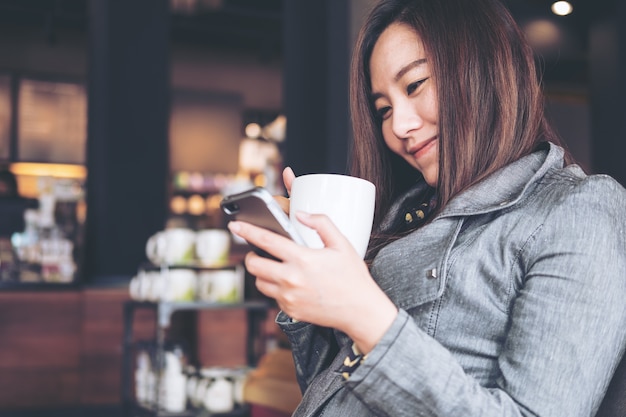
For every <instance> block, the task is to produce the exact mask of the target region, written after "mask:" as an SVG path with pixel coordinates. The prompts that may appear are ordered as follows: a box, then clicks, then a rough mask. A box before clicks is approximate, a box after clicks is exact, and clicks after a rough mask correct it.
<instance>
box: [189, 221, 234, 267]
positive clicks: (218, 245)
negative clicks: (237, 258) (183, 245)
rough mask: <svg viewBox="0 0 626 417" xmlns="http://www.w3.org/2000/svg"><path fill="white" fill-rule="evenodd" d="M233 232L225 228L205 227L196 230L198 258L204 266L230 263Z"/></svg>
mask: <svg viewBox="0 0 626 417" xmlns="http://www.w3.org/2000/svg"><path fill="white" fill-rule="evenodd" d="M230 236H231V234H230V232H228V231H227V230H225V229H204V230H199V231H197V232H196V258H197V259H198V261H199V262H200V264H202V265H204V266H221V265H227V264H228V256H229V254H230V244H231V237H230Z"/></svg>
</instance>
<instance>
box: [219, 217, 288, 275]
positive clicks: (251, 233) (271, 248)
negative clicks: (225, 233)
mask: <svg viewBox="0 0 626 417" xmlns="http://www.w3.org/2000/svg"><path fill="white" fill-rule="evenodd" d="M228 229H229V230H230V231H231V232H232V233H234V234H235V235H237V236H239V237H241V238H242V239H244V240H245V241H246V242H248V243H249V244H251V245H253V246H256V247H257V248H259V249H261V250H263V251H265V252H267V253H269V254H270V255H272V256H274V257H276V258H278V259H282V260H284V259H287V257H293V256H295V255H296V254H297V250H298V247H299V246H298V244H296V243H295V242H293V241H292V240H291V239H289V238H286V237H284V236H281V235H279V234H278V233H274V232H272V231H270V230H267V229H264V228H262V227H258V226H254V225H252V224H250V223H246V222H242V221H231V222H229V223H228ZM271 262H274V263H275V264H280V263H279V262H275V261H271ZM263 268H265V266H263Z"/></svg>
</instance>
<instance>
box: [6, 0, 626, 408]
mask: <svg viewBox="0 0 626 417" xmlns="http://www.w3.org/2000/svg"><path fill="white" fill-rule="evenodd" d="M374 2H375V0H0V416H13V415H15V416H24V415H28V416H31V415H32V416H34V415H37V416H56V415H63V416H72V415H80V416H82V415H99V414H98V413H102V415H125V414H124V412H125V411H124V410H123V409H124V407H123V406H124V404H123V402H124V400H125V398H126V394H127V393H128V391H132V390H133V387H132V385H134V384H138V382H137V381H138V380H134V382H132V383H130V386H129V385H128V384H127V382H126V381H127V379H128V378H127V377H128V375H124V373H125V372H127V371H128V369H127V368H126V367H125V365H127V364H128V362H127V361H126V359H125V358H126V357H127V354H128V352H127V347H128V346H129V343H130V342H133V343H134V342H135V341H138V340H140V339H141V340H143V339H147V340H153V339H154V334H155V332H157V333H158V330H159V327H158V326H159V325H158V323H160V322H159V321H158V320H157V319H160V318H161V316H159V317H156V316H155V314H157V313H155V311H160V310H158V305H159V301H160V300H161V299H160V298H158V297H157V298H156V299H152V300H151V301H146V299H147V298H146V299H139V300H138V298H137V297H135V296H133V294H132V293H131V292H129V286H130V284H131V282H132V281H133V279H135V278H136V277H137V276H139V275H142V274H143V273H144V272H146V271H149V270H150V265H151V263H152V266H154V267H156V268H157V270H158V266H159V265H154V264H155V262H153V261H154V260H153V259H152V260H151V259H148V256H147V253H146V244H147V242H148V240H149V239H150V238H151V237H153V236H155V235H157V234H158V233H159V232H161V231H163V230H165V229H190V230H191V231H193V232H194V233H196V232H197V233H199V232H201V231H204V230H213V229H221V230H223V229H225V219H224V218H223V216H222V215H221V213H220V210H219V202H220V200H221V198H222V196H223V195H225V194H227V193H230V192H234V191H238V190H242V189H245V188H248V187H251V186H253V185H263V186H266V187H268V188H269V189H270V190H271V191H272V192H273V193H275V194H281V193H284V189H283V186H282V182H281V174H280V173H281V170H282V168H283V167H285V166H287V165H288V166H291V167H293V169H294V171H295V172H296V174H297V175H300V174H304V173H311V172H335V173H345V172H346V169H347V168H346V164H347V154H348V149H349V146H350V145H349V143H350V121H349V120H350V119H349V111H348V107H349V104H348V68H349V63H350V53H351V49H352V45H353V43H354V40H355V38H356V34H357V31H358V28H359V26H360V23H361V21H362V19H363V17H364V15H365V13H366V12H367V11H368V10H369V8H370V7H371V5H372V4H374ZM505 3H506V4H507V5H508V6H509V7H510V9H511V10H512V12H513V14H514V16H515V17H516V19H517V20H518V22H519V23H520V25H521V26H522V28H523V29H524V31H525V32H526V34H527V36H528V39H529V40H530V42H531V44H532V46H533V48H534V50H535V52H536V57H537V61H538V63H539V67H540V70H541V76H542V79H543V84H544V87H545V92H546V103H547V109H548V112H549V116H550V118H551V120H552V121H553V122H554V124H555V126H556V128H557V130H558V131H559V133H560V134H561V135H562V136H563V137H564V139H565V140H566V142H567V144H568V146H569V147H570V149H571V150H572V152H573V153H574V155H575V156H576V158H577V159H578V160H579V162H580V164H581V165H582V166H583V168H584V169H586V170H587V171H589V172H596V173H607V174H610V175H613V176H614V177H615V178H616V179H617V180H618V181H620V182H621V183H622V184H626V164H624V163H623V158H624V155H626V117H625V116H626V77H624V76H623V74H625V73H626V2H624V1H621V0H595V1H593V2H592V1H588V0H570V1H569V4H570V6H571V10H570V9H568V7H567V4H564V3H565V2H558V3H559V4H557V5H555V4H554V3H555V2H554V1H552V0H505ZM247 250H248V247H247V246H246V245H245V243H243V242H238V241H236V240H233V241H232V244H231V245H230V248H229V252H228V254H227V258H228V259H227V261H226V264H224V265H226V266H224V268H226V267H228V268H230V267H233V268H236V267H238V266H241V260H242V257H243V255H244V254H245V252H246V251H247ZM156 263H158V262H156ZM147 265H148V266H147ZM196 266H197V265H196V264H193V265H191V264H189V265H187V267H189V268H192V267H193V268H195V267H196ZM200 269H202V266H201V267H200ZM200 269H199V270H200ZM218 269H219V268H218ZM237 271H240V269H237ZM242 285H243V287H242V289H241V291H242V293H241V294H239V296H238V297H237V300H236V301H237V302H239V303H241V302H246V301H254V300H262V301H263V302H264V303H267V306H268V311H267V312H266V313H267V314H266V315H264V316H263V319H264V320H265V322H263V323H262V324H261V325H260V326H261V331H257V332H250V331H249V326H248V325H249V324H250V323H251V321H252V318H251V317H252V316H251V315H250V314H248V313H249V311H246V308H240V309H237V308H232V309H228V310H224V311H222V310H214V311H203V310H202V309H201V308H199V309H197V310H196V311H193V312H180V314H178V313H177V314H173V315H172V322H171V323H169V322H168V328H167V339H168V343H170V342H171V343H174V342H177V343H179V344H178V345H176V347H172V346H174V345H169V348H170V353H172V352H173V353H172V354H174V356H176V355H175V353H176V352H184V356H185V357H186V358H187V364H191V363H192V362H193V363H195V364H196V365H198V364H199V366H201V367H202V369H206V368H207V367H209V368H210V367H219V366H230V367H237V366H242V365H244V364H245V365H246V366H254V365H256V364H257V363H274V364H275V363H276V362H272V360H274V359H272V360H269V359H267V358H268V356H267V355H268V354H269V351H270V350H273V349H274V350H275V349H277V348H276V347H277V346H279V348H278V350H279V351H280V349H288V346H285V345H284V344H285V342H284V341H281V340H280V335H278V334H277V333H276V329H275V328H274V327H273V325H272V321H273V312H274V309H275V306H273V305H272V303H271V300H266V299H264V298H263V297H262V296H261V295H260V294H258V293H257V292H256V291H255V289H254V283H253V281H252V280H251V279H250V277H247V276H246V278H245V280H244V282H243V284H242ZM194 297H195V298H194ZM133 300H134V301H136V302H138V304H140V306H144V307H145V305H151V304H154V305H156V306H157V307H155V308H153V309H150V308H148V309H147V310H146V311H143V310H142V311H139V312H138V314H136V315H135V316H134V318H133V317H131V318H130V319H129V316H127V315H125V311H127V310H128V309H129V308H131V307H132V306H133V305H134V304H132V303H133ZM191 300H193V302H198V300H199V299H198V296H197V295H192V299H191ZM161 301H162V300H161ZM186 301H189V300H186ZM205 301H206V300H205ZM129 303H130V304H129ZM142 303H143V304H142ZM129 305H130V306H131V307H128V306H129ZM194 305H195V304H194ZM153 307H154V306H153ZM125 309H127V310H125ZM257 324H258V323H257ZM129 329H132V331H133V332H134V333H133V334H130V333H128V331H129ZM250 337H253V338H256V339H259V338H260V339H262V340H260V341H259V340H256V339H255V340H254V341H253V347H254V346H257V348H255V349H256V350H255V351H254V352H253V353H255V354H256V357H255V358H254V359H253V360H251V359H250V355H249V352H246V349H245V347H246V346H249V345H250V340H249V339H250ZM277 340H278V341H277ZM127 342H129V343H127ZM254 343H256V345H254ZM131 344H132V343H131ZM258 346H262V348H258ZM253 350H254V349H253ZM281 352H282V351H281ZM130 356H131V361H130V362H131V363H132V364H133V366H134V365H135V363H136V364H137V370H138V371H139V370H140V367H141V366H144V365H145V360H144V359H145V358H143V356H141V350H137V349H134V350H133V353H132V354H130ZM176 357H177V358H180V356H176ZM140 358H142V359H140ZM263 358H265V359H263ZM273 358H275V357H273ZM281 358H282V359H281V361H282V362H280V361H279V362H280V364H281V365H272V366H279V367H282V368H281V369H283V370H284V369H287V371H281V372H278V373H276V372H274V371H271V372H269V373H270V374H271V375H273V376H274V377H276V378H280V379H281V381H282V382H281V383H283V385H281V386H283V387H284V388H283V389H284V390H283V391H281V393H282V394H281V393H279V394H281V395H282V397H285V393H287V392H292V391H290V390H293V389H294V387H295V385H294V384H295V382H294V381H293V373H292V372H291V371H290V369H291V368H290V367H289V366H290V364H289V355H284V356H281ZM131 372H132V371H131ZM209 374H211V372H208V373H207V375H209ZM276 375H278V376H276ZM212 378H214V381H215V380H218V379H219V378H216V377H212ZM261 379H263V378H261ZM214 383H215V382H214ZM250 386H252V385H250ZM273 386H276V385H273ZM135 388H137V387H135ZM251 389H252V388H249V390H251ZM246 392H248V391H246ZM249 392H252V391H249ZM255 392H256V394H255V395H252V394H249V395H251V396H252V397H246V399H245V400H244V401H243V402H244V403H245V402H247V401H252V400H250V398H253V397H254V398H255V400H254V401H257V402H258V403H259V404H260V405H261V406H264V407H266V408H267V410H265V411H264V412H265V414H261V411H258V410H261V409H262V408H254V407H252V408H251V407H247V408H246V407H244V408H241V407H240V408H241V409H238V410H239V414H237V415H250V416H252V417H255V416H257V417H258V416H261V415H264V416H268V415H288V413H289V411H290V407H293V404H292V403H293V401H294V398H295V397H297V389H296V394H294V395H292V396H290V397H289V398H291V399H292V401H291V403H288V404H284V403H280V401H279V403H275V402H272V401H278V400H276V398H281V395H277V394H276V393H275V392H273V393H272V392H269V391H263V389H261V390H259V391H255ZM247 395H248V394H247ZM294 396H295V397H294ZM192 397H193V396H192ZM240 400H241V399H240ZM188 401H191V400H190V399H188ZM295 401H296V402H297V398H295ZM192 402H193V401H192ZM200 402H201V403H202V400H201V401H200ZM209 402H210V401H209ZM190 407H191V406H190ZM183 408H184V409H185V410H186V411H184V412H181V413H179V414H180V415H196V414H197V413H196V414H194V413H193V412H189V410H188V407H187V405H185V406H184V407H183ZM191 408H192V409H194V407H191ZM200 408H202V407H200ZM195 410H196V411H197V410H198V407H197V404H196V408H195ZM242 410H243V411H242ZM268 410H269V411H268ZM272 410H273V411H272ZM153 411H154V410H153ZM179 411H180V410H179ZM205 411H206V410H205ZM272 412H273V413H274V414H272ZM55 413H56V414H55ZM185 413H186V414H185ZM255 413H256V414H255ZM280 413H283V414H280ZM157 414H158V413H153V414H152V415H157Z"/></svg>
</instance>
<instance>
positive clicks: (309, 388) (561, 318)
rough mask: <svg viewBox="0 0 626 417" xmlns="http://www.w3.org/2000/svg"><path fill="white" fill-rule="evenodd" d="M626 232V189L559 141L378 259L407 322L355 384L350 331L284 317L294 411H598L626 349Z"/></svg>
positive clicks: (398, 323)
mask: <svg viewBox="0 0 626 417" xmlns="http://www.w3.org/2000/svg"><path fill="white" fill-rule="evenodd" d="M398 206H399V205H398V204H396V205H395V206H394V208H393V209H392V210H391V212H390V215H389V216H396V215H398V213H397V210H398ZM400 214H401V213H400ZM625 228H626V191H625V190H624V189H623V188H622V187H621V186H620V185H619V184H618V183H617V182H616V181H614V180H613V179H611V178H610V177H607V176H604V175H594V176H586V175H585V174H584V173H583V172H582V171H581V170H580V169H579V168H578V167H577V166H568V167H566V168H563V150H562V149H561V148H559V147H558V146H555V145H552V144H550V145H549V146H548V147H546V149H544V150H541V151H537V152H535V153H533V154H532V155H529V156H527V157H524V158H522V159H520V160H519V161H517V162H515V163H513V164H510V165H509V166H507V167H505V168H503V169H502V170H500V171H499V172H497V173H495V174H493V175H491V176H490V177H488V178H487V179H485V180H484V181H482V182H481V183H479V184H477V185H475V186H473V187H472V188H470V189H468V190H467V191H465V192H463V193H462V194H460V195H458V196H457V197H456V198H454V199H453V200H452V201H451V202H450V203H449V205H448V206H447V207H446V208H445V209H444V210H443V212H442V213H440V214H439V215H438V216H437V217H436V218H435V219H434V220H433V221H432V222H431V223H429V224H427V225H426V226H424V227H422V228H421V229H418V230H416V231H415V232H413V233H411V234H410V235H408V236H406V237H404V238H402V239H399V240H397V241H395V242H393V243H391V244H390V245H388V246H387V247H385V248H383V249H382V250H381V251H380V252H379V254H378V255H377V256H376V258H375V260H374V262H373V264H372V267H371V273H372V276H373V277H374V279H375V280H376V281H377V282H378V284H379V285H380V287H381V288H382V289H383V290H384V291H385V292H386V293H387V295H388V296H389V297H390V298H391V300H393V302H394V303H395V304H396V305H397V306H398V308H399V314H398V316H397V318H396V320H395V321H394V323H393V324H392V326H391V328H389V330H388V331H387V332H386V334H385V335H384V336H383V338H382V340H381V341H380V342H379V343H378V344H377V345H376V347H375V348H374V349H373V350H372V351H371V352H370V353H369V355H368V356H367V358H366V360H365V361H364V362H363V363H362V365H361V366H360V367H359V368H358V369H357V370H356V371H355V372H354V373H353V374H352V376H351V377H350V379H349V380H348V381H345V380H344V379H343V378H342V376H341V375H340V374H339V373H338V372H337V371H338V369H339V368H340V366H341V362H342V361H343V359H344V358H345V356H346V354H347V351H348V349H349V348H350V345H351V341H350V340H349V339H348V338H347V337H346V336H345V335H343V334H341V333H340V332H338V331H335V330H332V329H328V328H322V327H319V326H314V325H311V324H308V323H302V322H295V323H292V322H291V320H289V318H288V317H287V316H286V315H285V314H284V313H282V312H281V313H279V315H278V317H277V323H278V324H279V325H280V326H281V328H282V329H283V331H284V332H285V333H286V334H287V335H288V337H289V340H290V342H291V344H292V348H293V355H294V360H295V363H296V369H297V373H298V381H299V383H300V385H301V388H302V389H303V391H304V396H303V399H302V402H301V404H300V406H299V407H298V409H297V410H296V412H295V413H294V416H313V415H317V416H324V417H331V416H341V417H351V416H354V417H356V416H359V417H363V416H370V415H372V416H464V417H469V416H481V417H489V416H494V417H496V416H497V417H503V416H543V417H549V416H559V417H575V416H593V415H594V414H595V411H596V410H597V408H598V406H599V404H600V401H601V399H602V397H603V395H604V392H605V390H606V387H607V384H608V382H609V380H610V378H611V375H612V373H613V370H614V369H615V367H616V366H617V363H618V361H619V359H620V357H621V355H622V352H623V351H624V346H625V343H626V230H625Z"/></svg>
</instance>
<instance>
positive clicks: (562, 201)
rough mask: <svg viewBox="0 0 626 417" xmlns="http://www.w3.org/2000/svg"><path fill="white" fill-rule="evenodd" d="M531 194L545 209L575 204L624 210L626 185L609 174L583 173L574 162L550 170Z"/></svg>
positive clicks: (590, 208)
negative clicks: (625, 186) (625, 187)
mask: <svg viewBox="0 0 626 417" xmlns="http://www.w3.org/2000/svg"><path fill="white" fill-rule="evenodd" d="M532 194H533V197H534V198H535V199H536V200H537V202H538V203H540V204H541V205H542V206H543V207H544V208H545V209H546V210H553V209H557V208H558V207H564V208H568V207H577V208H579V209H580V210H581V211H583V212H584V211H588V210H593V209H597V210H600V212H606V211H609V212H615V211H619V212H625V214H626V210H624V208H626V189H624V187H623V186H622V185H621V184H620V183H619V182H617V181H616V180H615V179H614V178H612V177H610V176H608V175H603V174H596V175H586V174H584V173H583V172H582V170H581V169H580V168H578V166H576V165H571V166H568V167H565V168H562V169H556V170H551V171H549V172H548V173H547V174H546V175H545V176H544V177H543V178H541V179H540V180H539V181H538V183H537V187H536V189H535V191H534V192H533V193H532Z"/></svg>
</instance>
